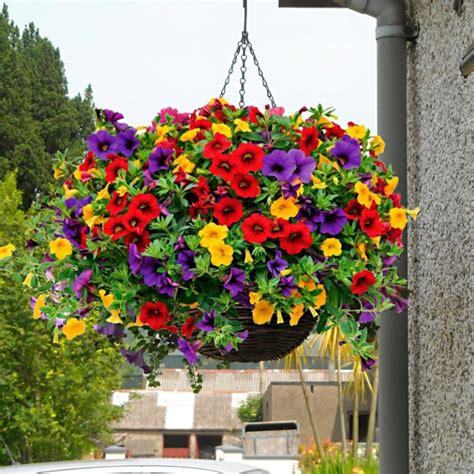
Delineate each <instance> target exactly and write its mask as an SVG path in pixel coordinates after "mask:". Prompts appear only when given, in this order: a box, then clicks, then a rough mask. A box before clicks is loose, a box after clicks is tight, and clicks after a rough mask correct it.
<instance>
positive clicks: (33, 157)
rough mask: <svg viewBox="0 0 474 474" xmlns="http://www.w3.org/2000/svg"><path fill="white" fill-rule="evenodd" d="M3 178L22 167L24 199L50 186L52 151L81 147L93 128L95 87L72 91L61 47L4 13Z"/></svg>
mask: <svg viewBox="0 0 474 474" xmlns="http://www.w3.org/2000/svg"><path fill="white" fill-rule="evenodd" d="M0 51H1V54H0V78H1V80H0V117H1V120H0V179H1V178H3V177H4V176H5V175H6V173H8V172H9V171H12V170H15V169H17V170H18V185H19V188H20V189H21V191H22V192H23V205H24V208H25V209H26V208H28V207H29V206H30V204H31V203H32V202H33V200H34V199H35V197H36V196H37V195H38V194H39V193H45V192H47V191H48V189H49V185H50V183H51V179H52V178H51V176H52V157H53V156H54V154H55V153H56V152H57V151H58V150H65V149H69V150H71V151H74V152H79V151H81V149H82V143H83V140H84V137H85V136H86V135H87V134H89V133H90V132H91V131H92V130H93V128H94V106H93V101H92V90H91V88H90V87H88V88H87V89H86V91H85V93H84V97H82V96H81V95H77V96H76V97H74V98H72V99H71V98H69V97H68V89H67V81H66V77H65V73H64V65H63V63H62V61H61V58H60V54H59V50H58V49H57V48H55V47H54V46H53V45H52V44H51V42H50V41H49V40H48V39H47V38H42V37H41V36H40V34H39V31H38V30H37V29H36V28H35V26H34V24H32V23H31V24H30V25H29V26H28V27H26V28H25V30H24V31H23V33H22V34H20V31H19V30H18V28H17V27H16V26H15V25H14V23H13V22H12V21H10V19H9V16H8V9H7V7H6V5H4V6H3V9H2V12H1V13H0Z"/></svg>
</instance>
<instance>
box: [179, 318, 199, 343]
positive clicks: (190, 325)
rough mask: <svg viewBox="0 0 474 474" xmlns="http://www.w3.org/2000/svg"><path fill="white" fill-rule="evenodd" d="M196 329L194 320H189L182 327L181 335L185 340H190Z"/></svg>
mask: <svg viewBox="0 0 474 474" xmlns="http://www.w3.org/2000/svg"><path fill="white" fill-rule="evenodd" d="M195 329H196V326H195V325H194V318H188V319H186V321H185V322H184V324H183V325H182V326H181V334H182V335H183V336H184V337H185V338H187V339H189V338H190V337H191V336H192V335H193V332H194V330H195Z"/></svg>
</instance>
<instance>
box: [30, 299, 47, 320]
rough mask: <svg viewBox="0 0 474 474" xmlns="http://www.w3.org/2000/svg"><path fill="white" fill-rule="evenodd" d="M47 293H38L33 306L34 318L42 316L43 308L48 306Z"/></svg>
mask: <svg viewBox="0 0 474 474" xmlns="http://www.w3.org/2000/svg"><path fill="white" fill-rule="evenodd" d="M45 303H46V295H38V296H37V297H36V302H35V305H34V307H33V319H39V318H41V309H42V308H43V307H44V306H46V304H45Z"/></svg>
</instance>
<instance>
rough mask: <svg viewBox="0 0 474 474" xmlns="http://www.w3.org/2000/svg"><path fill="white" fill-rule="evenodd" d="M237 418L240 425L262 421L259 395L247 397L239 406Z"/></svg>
mask: <svg viewBox="0 0 474 474" xmlns="http://www.w3.org/2000/svg"><path fill="white" fill-rule="evenodd" d="M237 416H238V417H239V420H240V421H241V422H242V423H251V422H255V421H262V418H263V414H262V397H261V396H260V395H257V396H253V397H248V398H247V400H245V401H244V402H242V403H241V405H240V406H239V408H238V410H237Z"/></svg>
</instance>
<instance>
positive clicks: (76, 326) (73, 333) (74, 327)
mask: <svg viewBox="0 0 474 474" xmlns="http://www.w3.org/2000/svg"><path fill="white" fill-rule="evenodd" d="M61 331H62V333H63V334H64V335H65V336H66V339H67V340H68V341H70V340H71V339H74V338H75V337H77V336H81V335H82V334H84V333H85V332H86V323H85V322H84V321H83V320H82V319H76V318H70V319H68V320H67V322H66V324H65V325H64V326H63V328H62V329H61Z"/></svg>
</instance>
